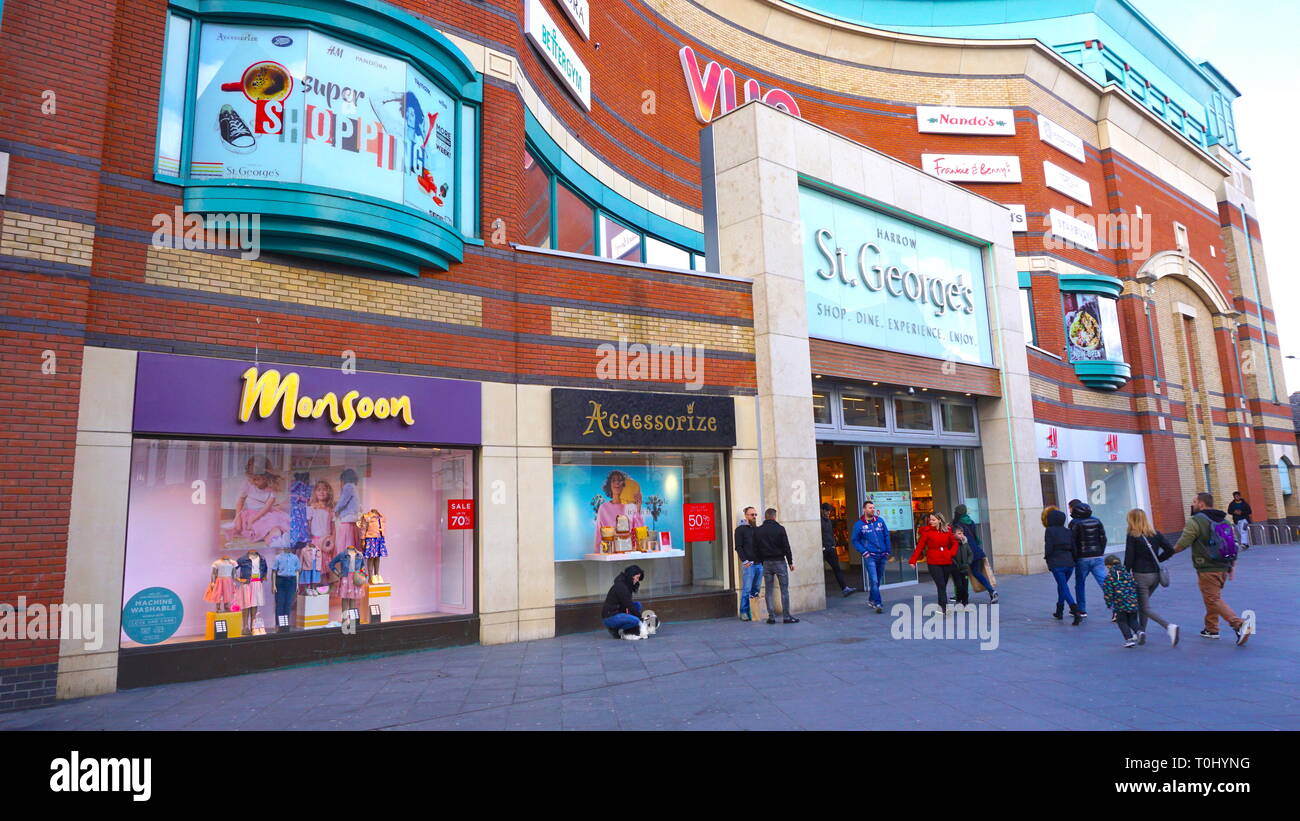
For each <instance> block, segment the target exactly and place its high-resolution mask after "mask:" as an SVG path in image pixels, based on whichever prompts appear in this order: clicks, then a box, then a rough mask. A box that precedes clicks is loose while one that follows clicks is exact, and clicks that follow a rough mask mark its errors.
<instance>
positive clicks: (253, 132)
mask: <svg viewBox="0 0 1300 821" xmlns="http://www.w3.org/2000/svg"><path fill="white" fill-rule="evenodd" d="M197 71H198V79H197V85H196V89H197V90H196V96H195V100H194V128H193V142H192V146H191V149H192V150H191V155H192V156H191V162H190V176H191V177H193V178H195V179H253V180H273V181H275V182H290V183H303V184H307V185H318V186H323V187H327V188H338V189H342V190H344V191H351V192H354V193H357V194H364V195H367V196H371V197H377V198H379V199H382V200H387V201H390V202H397V203H402V204H404V205H408V206H410V207H412V208H415V209H417V210H418V211H420V212H422V213H426V214H428V215H429V216H431V217H434V218H436V219H439V220H441V221H443V222H445V223H448V224H452V222H453V212H452V209H453V207H454V203H455V200H456V197H455V192H454V191H453V190H452V185H453V184H454V182H455V160H454V158H455V144H456V134H455V128H456V110H455V105H454V103H453V100H452V98H451V97H450V96H449V95H447V94H444V93H443V92H442V91H441V90H439V88H438V87H437V85H435V84H434V83H433V81H432V80H430V79H429V78H428V77H425V76H424V75H423V74H421V73H420V72H418V71H416V70H415V69H413V68H412V67H411V66H410V65H408V64H407V63H406V62H405V61H404V60H400V59H398V58H396V57H391V56H389V55H387V54H380V53H379V52H374V51H370V50H368V49H364V48H360V47H358V46H354V45H352V44H351V43H348V42H345V41H342V40H338V39H336V38H334V37H330V36H328V35H325V34H321V33H320V32H316V31H309V30H307V29H281V28H272V27H263V26H234V25H219V24H215V23H205V24H204V25H203V27H202V30H201V35H200V41H199V59H198V69H197ZM182 102H183V101H182ZM176 116H179V114H177V115H176Z"/></svg>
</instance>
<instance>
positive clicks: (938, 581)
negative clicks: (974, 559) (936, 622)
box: [908, 513, 960, 610]
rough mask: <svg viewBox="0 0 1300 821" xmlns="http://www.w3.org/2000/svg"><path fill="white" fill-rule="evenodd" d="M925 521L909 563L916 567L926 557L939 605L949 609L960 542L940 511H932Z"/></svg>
mask: <svg viewBox="0 0 1300 821" xmlns="http://www.w3.org/2000/svg"><path fill="white" fill-rule="evenodd" d="M925 522H926V523H925V524H924V525H922V527H921V532H920V533H919V534H918V535H917V538H916V550H914V551H912V558H911V559H909V560H908V564H910V565H911V566H912V567H916V563H917V562H918V561H920V560H921V558H922V557H924V558H925V563H926V566H927V567H929V569H930V578H931V579H933V580H934V586H935V589H936V590H938V591H939V606H940V607H942V608H943V609H944V610H947V609H948V579H949V578H951V577H952V560H953V556H955V555H956V553H957V547H958V546H959V544H960V543H959V542H958V541H957V537H956V536H954V535H953V534H952V530H951V529H950V528H949V527H948V523H947V522H945V521H944V520H943V517H942V516H940V515H939V514H938V513H931V514H930V515H929V516H927V517H926V519H925Z"/></svg>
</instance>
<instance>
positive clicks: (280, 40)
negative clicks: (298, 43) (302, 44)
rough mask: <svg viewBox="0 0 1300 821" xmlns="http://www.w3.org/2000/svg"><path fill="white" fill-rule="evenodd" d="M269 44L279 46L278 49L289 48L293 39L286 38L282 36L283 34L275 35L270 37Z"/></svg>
mask: <svg viewBox="0 0 1300 821" xmlns="http://www.w3.org/2000/svg"><path fill="white" fill-rule="evenodd" d="M271 42H272V43H274V44H275V45H277V46H279V47H280V48H284V47H285V46H291V45H293V38H292V37H286V36H285V35H283V34H279V35H276V36H275V37H272V38H271Z"/></svg>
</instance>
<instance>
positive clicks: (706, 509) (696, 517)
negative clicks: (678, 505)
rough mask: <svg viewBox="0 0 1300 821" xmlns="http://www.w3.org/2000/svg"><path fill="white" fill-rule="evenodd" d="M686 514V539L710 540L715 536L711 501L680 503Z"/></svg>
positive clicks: (690, 540)
mask: <svg viewBox="0 0 1300 821" xmlns="http://www.w3.org/2000/svg"><path fill="white" fill-rule="evenodd" d="M682 513H683V514H684V515H685V516H686V541H688V542H711V541H713V540H714V539H715V538H717V532H718V529H717V525H716V522H715V520H714V518H713V503H712V502H689V503H687V504H684V505H682Z"/></svg>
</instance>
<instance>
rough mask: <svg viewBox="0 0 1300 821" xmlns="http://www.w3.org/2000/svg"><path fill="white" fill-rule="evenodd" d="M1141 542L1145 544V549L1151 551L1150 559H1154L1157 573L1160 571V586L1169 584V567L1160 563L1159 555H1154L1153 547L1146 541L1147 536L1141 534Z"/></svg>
mask: <svg viewBox="0 0 1300 821" xmlns="http://www.w3.org/2000/svg"><path fill="white" fill-rule="evenodd" d="M1142 543H1143V544H1145V545H1146V546H1147V550H1149V551H1151V560H1152V561H1154V562H1155V563H1156V570H1157V571H1159V573H1160V586H1161V587H1168V586H1169V568H1167V567H1165V566H1164V565H1163V564H1161V563H1160V557H1159V556H1157V555H1156V551H1155V548H1153V547H1152V546H1151V542H1149V541H1147V537H1146V536H1143V537H1142Z"/></svg>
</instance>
